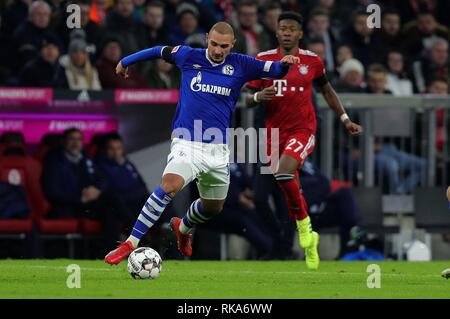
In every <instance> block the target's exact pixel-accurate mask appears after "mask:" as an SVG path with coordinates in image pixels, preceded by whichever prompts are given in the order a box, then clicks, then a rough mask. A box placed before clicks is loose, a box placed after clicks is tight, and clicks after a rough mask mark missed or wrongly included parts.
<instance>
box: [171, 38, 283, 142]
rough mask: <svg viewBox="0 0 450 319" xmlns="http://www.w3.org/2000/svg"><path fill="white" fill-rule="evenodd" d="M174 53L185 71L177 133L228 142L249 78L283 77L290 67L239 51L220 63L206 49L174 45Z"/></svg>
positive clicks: (176, 134)
mask: <svg viewBox="0 0 450 319" xmlns="http://www.w3.org/2000/svg"><path fill="white" fill-rule="evenodd" d="M171 55H172V59H173V61H174V62H175V64H176V65H177V67H178V68H179V69H180V70H181V74H182V78H181V87H180V98H179V101H178V105H177V110H176V115H175V118H174V121H173V129H174V131H173V136H176V137H180V138H183V139H188V140H192V141H200V142H204V143H211V142H214V143H225V144H226V143H227V128H228V127H229V126H230V124H231V120H232V115H233V112H234V111H235V109H236V102H237V101H238V99H239V96H240V93H241V88H242V86H243V85H244V84H245V83H246V82H248V81H250V80H253V79H260V78H281V77H283V76H284V75H285V74H286V71H287V69H288V68H283V67H282V66H281V64H280V62H272V61H259V60H256V59H254V58H252V57H250V56H247V55H243V54H237V53H230V54H229V55H228V56H227V57H226V59H225V60H224V61H223V62H222V63H220V64H218V63H214V62H213V61H211V60H210V59H209V58H208V55H207V50H206V49H193V48H191V47H188V46H176V47H174V48H173V49H172V52H171Z"/></svg>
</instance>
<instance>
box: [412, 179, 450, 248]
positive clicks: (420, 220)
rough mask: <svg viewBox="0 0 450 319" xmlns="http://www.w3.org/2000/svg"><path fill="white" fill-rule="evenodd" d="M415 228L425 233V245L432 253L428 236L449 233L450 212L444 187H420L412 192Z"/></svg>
mask: <svg viewBox="0 0 450 319" xmlns="http://www.w3.org/2000/svg"><path fill="white" fill-rule="evenodd" d="M414 212H415V221H416V227H417V228H418V229H423V230H424V231H425V243H426V245H427V246H428V248H429V249H430V251H432V247H431V246H432V245H431V243H432V241H431V235H430V234H433V233H434V234H448V233H450V212H449V211H448V201H447V198H446V197H445V189H444V187H442V188H441V187H422V188H416V189H415V190H414Z"/></svg>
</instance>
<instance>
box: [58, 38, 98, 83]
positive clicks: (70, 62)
mask: <svg viewBox="0 0 450 319" xmlns="http://www.w3.org/2000/svg"><path fill="white" fill-rule="evenodd" d="M86 48H87V44H86V42H85V41H84V40H83V39H74V40H72V41H71V42H70V44H69V50H68V51H69V52H68V55H64V56H62V57H61V59H60V63H61V65H62V66H63V67H64V69H65V73H66V77H67V82H68V83H69V88H70V89H71V90H100V89H101V88H102V87H101V84H100V80H99V78H98V73H97V70H96V69H95V67H94V66H92V64H91V62H90V60H89V55H88V53H87V51H86Z"/></svg>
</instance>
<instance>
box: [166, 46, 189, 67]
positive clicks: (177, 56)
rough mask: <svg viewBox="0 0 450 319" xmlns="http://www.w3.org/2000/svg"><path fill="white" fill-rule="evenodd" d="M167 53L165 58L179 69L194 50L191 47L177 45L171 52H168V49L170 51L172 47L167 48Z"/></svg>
mask: <svg viewBox="0 0 450 319" xmlns="http://www.w3.org/2000/svg"><path fill="white" fill-rule="evenodd" d="M165 49H166V50H165V51H166V52H164V53H163V54H162V55H163V58H164V60H166V61H167V62H169V63H173V64H175V65H176V66H178V67H179V68H180V67H181V66H182V65H183V64H184V62H185V61H186V59H187V58H188V56H189V53H190V52H191V51H192V50H193V49H192V48H191V47H188V46H186V45H177V46H174V47H173V48H171V50H170V52H168V50H167V49H170V47H166V48H165Z"/></svg>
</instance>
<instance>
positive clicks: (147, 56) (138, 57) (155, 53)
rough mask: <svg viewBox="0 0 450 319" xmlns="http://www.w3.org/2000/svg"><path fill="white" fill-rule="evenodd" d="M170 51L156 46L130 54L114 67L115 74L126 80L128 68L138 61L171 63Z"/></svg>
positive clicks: (169, 48)
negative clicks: (158, 60) (159, 60)
mask: <svg viewBox="0 0 450 319" xmlns="http://www.w3.org/2000/svg"><path fill="white" fill-rule="evenodd" d="M172 50H173V48H172V47H169V46H161V45H158V46H156V47H153V48H149V49H145V50H141V51H139V52H136V53H133V54H130V55H128V56H126V57H124V58H123V59H122V60H120V61H119V63H118V64H117V66H116V74H117V75H121V76H123V77H124V78H128V67H129V66H130V65H132V64H135V63H137V62H140V61H145V60H156V59H165V60H166V61H167V62H172V61H171V60H172V57H171V54H170V53H171V52H172Z"/></svg>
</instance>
